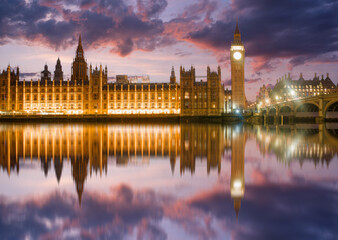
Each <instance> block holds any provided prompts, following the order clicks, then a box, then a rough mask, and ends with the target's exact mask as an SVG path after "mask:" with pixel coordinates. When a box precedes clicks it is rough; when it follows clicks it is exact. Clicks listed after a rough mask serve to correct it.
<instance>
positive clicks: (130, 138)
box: [0, 124, 230, 199]
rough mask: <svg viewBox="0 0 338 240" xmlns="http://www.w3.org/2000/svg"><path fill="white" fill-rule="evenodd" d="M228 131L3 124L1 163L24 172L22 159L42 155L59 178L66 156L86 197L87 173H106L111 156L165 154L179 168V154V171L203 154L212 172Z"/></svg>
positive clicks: (142, 158)
mask: <svg viewBox="0 0 338 240" xmlns="http://www.w3.org/2000/svg"><path fill="white" fill-rule="evenodd" d="M226 132H227V129H225V128H224V127H222V126H221V125H208V126H206V125H185V124H182V125H169V126H168V125H163V126H162V125H157V126H152V125H144V126H139V125H98V126H96V125H91V124H88V125H85V124H84V125H62V124H60V125H53V126H48V127H47V126H44V125H2V126H1V127H0V166H1V168H2V169H3V170H5V171H6V172H7V173H8V174H11V172H12V171H16V172H17V173H19V168H20V162H21V163H22V162H25V161H33V160H34V161H39V162H40V164H41V169H42V170H43V172H44V174H45V175H47V174H48V172H49V171H50V169H51V167H52V166H53V167H54V170H55V175H56V178H57V181H60V178H61V175H62V168H63V166H64V162H65V161H66V162H67V163H70V164H71V168H72V176H73V178H74V180H75V182H76V189H77V192H78V194H79V197H80V199H81V194H82V192H83V188H84V182H85V179H86V178H87V176H88V175H92V173H93V172H94V173H95V174H100V175H101V174H102V173H107V164H108V162H114V161H115V163H116V165H117V166H123V165H127V164H147V163H149V160H150V159H151V158H155V159H156V158H159V157H163V158H168V159H169V160H170V165H171V169H172V172H173V173H174V171H175V165H176V159H178V158H179V161H180V163H179V164H180V168H179V169H180V170H179V171H180V174H184V173H185V172H186V171H189V172H191V174H193V173H194V172H195V161H196V160H198V159H201V160H204V161H206V162H207V172H208V173H209V172H210V170H211V169H217V170H218V172H220V170H221V158H222V153H223V152H224V151H225V150H226V149H228V148H229V147H230V142H228V141H227V140H226V139H227V138H226V136H225V134H227V133H226Z"/></svg>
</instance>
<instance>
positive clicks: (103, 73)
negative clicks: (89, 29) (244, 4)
mask: <svg viewBox="0 0 338 240" xmlns="http://www.w3.org/2000/svg"><path fill="white" fill-rule="evenodd" d="M234 39H235V40H234V42H233V43H232V46H231V55H234V56H235V57H231V63H232V65H231V68H232V71H231V74H232V77H233V81H232V87H233V88H234V89H236V90H239V91H236V99H238V101H239V100H241V101H244V99H245V96H244V47H243V45H242V43H241V42H240V34H239V30H238V25H237V26H236V33H235V37H234ZM236 44H237V45H238V44H240V46H236ZM240 52H241V53H242V54H243V55H240V56H239V54H241V53H240ZM238 56H239V58H238ZM19 74H20V73H19V68H17V69H16V71H14V69H11V67H10V66H8V68H7V71H2V73H0V114H16V115H20V114H21V115H23V114H24V115H76V114H80V115H92V114H98V115H129V114H139V115H141V114H171V115H182V116H196V115H197V116H219V115H221V114H222V113H224V112H229V111H231V106H232V105H231V101H232V100H231V98H232V97H231V91H228V90H226V91H225V90H224V86H223V85H222V84H221V70H220V68H218V70H217V72H213V71H211V70H210V68H209V67H208V68H207V76H206V77H202V78H206V81H196V78H197V77H196V76H195V69H194V68H193V67H192V68H191V70H187V71H186V70H185V69H184V68H182V67H181V69H180V84H178V83H177V82H176V76H175V72H174V69H172V71H171V76H170V82H168V83H145V82H144V83H131V82H129V80H128V78H127V76H126V75H118V76H117V78H116V81H115V82H113V83H111V82H108V69H107V67H105V68H104V69H103V68H102V65H100V67H99V68H97V67H95V68H92V66H91V65H90V66H89V71H88V65H87V62H86V60H85V58H84V50H83V47H82V42H81V36H80V37H79V43H78V46H77V50H76V56H75V59H74V61H73V64H72V68H71V79H70V80H69V79H68V80H65V79H64V78H63V71H62V66H61V61H60V59H58V60H57V63H56V66H55V71H54V78H53V79H52V75H51V72H50V71H49V70H48V66H47V65H45V67H44V70H43V71H42V72H41V78H40V79H39V80H38V81H33V80H30V81H26V80H23V81H19ZM124 77H125V78H124ZM234 104H235V103H234ZM237 105H238V106H240V107H241V108H242V107H243V104H237Z"/></svg>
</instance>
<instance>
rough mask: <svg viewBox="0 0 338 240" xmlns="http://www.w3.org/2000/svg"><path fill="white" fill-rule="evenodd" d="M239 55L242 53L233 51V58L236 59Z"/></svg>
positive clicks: (239, 57)
mask: <svg viewBox="0 0 338 240" xmlns="http://www.w3.org/2000/svg"><path fill="white" fill-rule="evenodd" d="M241 57H242V54H241V53H240V52H235V53H234V58H235V59H236V60H239V59H241Z"/></svg>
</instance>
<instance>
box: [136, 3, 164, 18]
mask: <svg viewBox="0 0 338 240" xmlns="http://www.w3.org/2000/svg"><path fill="white" fill-rule="evenodd" d="M167 6H168V2H167V1H166V0H137V9H138V12H139V14H141V15H142V16H143V17H144V18H151V17H158V16H159V14H160V13H161V12H163V11H164V10H165V8H166V7H167Z"/></svg>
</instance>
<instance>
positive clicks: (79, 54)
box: [76, 34, 84, 58]
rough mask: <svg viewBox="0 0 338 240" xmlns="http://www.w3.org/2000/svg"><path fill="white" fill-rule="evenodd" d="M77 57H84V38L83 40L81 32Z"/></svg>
mask: <svg viewBox="0 0 338 240" xmlns="http://www.w3.org/2000/svg"><path fill="white" fill-rule="evenodd" d="M76 57H77V58H83V57H84V55H83V47H82V40H81V34H80V36H79V44H78V45H77V49H76Z"/></svg>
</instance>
